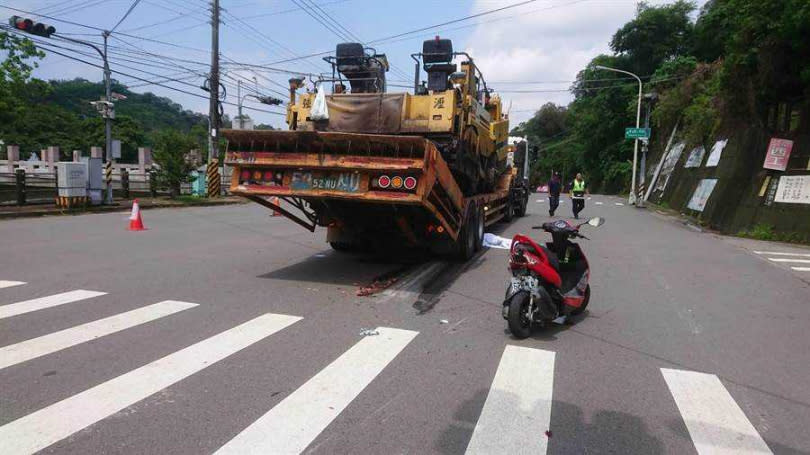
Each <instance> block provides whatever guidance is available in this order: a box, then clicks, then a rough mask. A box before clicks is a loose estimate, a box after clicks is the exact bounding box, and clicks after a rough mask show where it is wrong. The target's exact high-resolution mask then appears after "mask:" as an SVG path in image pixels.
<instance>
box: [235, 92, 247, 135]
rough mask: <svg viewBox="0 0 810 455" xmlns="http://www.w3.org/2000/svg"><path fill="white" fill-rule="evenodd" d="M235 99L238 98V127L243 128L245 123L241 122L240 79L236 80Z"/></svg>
mask: <svg viewBox="0 0 810 455" xmlns="http://www.w3.org/2000/svg"><path fill="white" fill-rule="evenodd" d="M236 99H238V100H239V129H240V130H241V129H244V128H245V124H244V122H242V79H239V80H238V81H236Z"/></svg>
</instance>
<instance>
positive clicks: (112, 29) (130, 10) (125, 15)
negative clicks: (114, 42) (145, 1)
mask: <svg viewBox="0 0 810 455" xmlns="http://www.w3.org/2000/svg"><path fill="white" fill-rule="evenodd" d="M140 2H141V0H135V1H134V2H132V6H130V7H129V9H128V10H127V12H126V13H124V17H122V18H121V19H120V20H119V21H118V22H117V23H116V24H115V26H114V27H113V28H111V29H110V33H112V32H114V31H115V29H117V28H118V26H119V25H121V22H124V21H125V20H126V18H127V17H129V15H130V14H131V13H132V10H134V9H135V7H136V6H138V3H140Z"/></svg>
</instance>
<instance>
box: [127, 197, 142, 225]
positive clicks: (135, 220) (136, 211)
mask: <svg viewBox="0 0 810 455" xmlns="http://www.w3.org/2000/svg"><path fill="white" fill-rule="evenodd" d="M128 230H130V231H145V230H146V228H145V227H144V225H143V220H142V219H141V207H140V206H139V205H138V200H137V199H135V200H134V201H132V214H131V215H129V229H128Z"/></svg>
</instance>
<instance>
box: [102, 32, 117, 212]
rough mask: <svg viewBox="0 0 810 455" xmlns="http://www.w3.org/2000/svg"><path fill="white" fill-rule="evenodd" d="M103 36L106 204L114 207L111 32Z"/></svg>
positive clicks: (103, 33)
mask: <svg viewBox="0 0 810 455" xmlns="http://www.w3.org/2000/svg"><path fill="white" fill-rule="evenodd" d="M101 36H102V37H104V101H105V102H106V104H107V109H106V110H105V111H104V112H105V114H106V115H105V116H104V142H105V145H104V150H105V151H106V152H105V153H106V155H107V166H106V167H107V169H108V170H107V173H106V174H109V176H107V175H105V178H106V180H107V195H106V197H105V200H104V202H105V203H106V204H108V205H112V203H113V188H112V178H111V175H112V174H111V173H112V162H113V156H112V116H113V115H115V114H113V112H114V111H113V109H114V108H113V104H112V87H111V84H112V81H111V79H112V76H111V74H110V64H109V63H108V62H107V38H109V37H110V32H108V31H106V30H105V31H104V32H102V33H101Z"/></svg>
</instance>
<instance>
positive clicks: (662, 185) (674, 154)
mask: <svg viewBox="0 0 810 455" xmlns="http://www.w3.org/2000/svg"><path fill="white" fill-rule="evenodd" d="M685 148H686V144H684V143H683V142H678V143H677V144H675V145H673V146H672V148H671V149H670V150H669V153H668V154H667V158H666V160H664V165H663V166H661V173H660V174H659V175H658V182H657V184H656V186H655V190H656V191H664V190H665V189H666V187H667V183H668V182H669V176H670V175H671V174H672V171H673V170H675V165H677V164H678V160H680V159H681V154H683V150H684V149H685Z"/></svg>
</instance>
